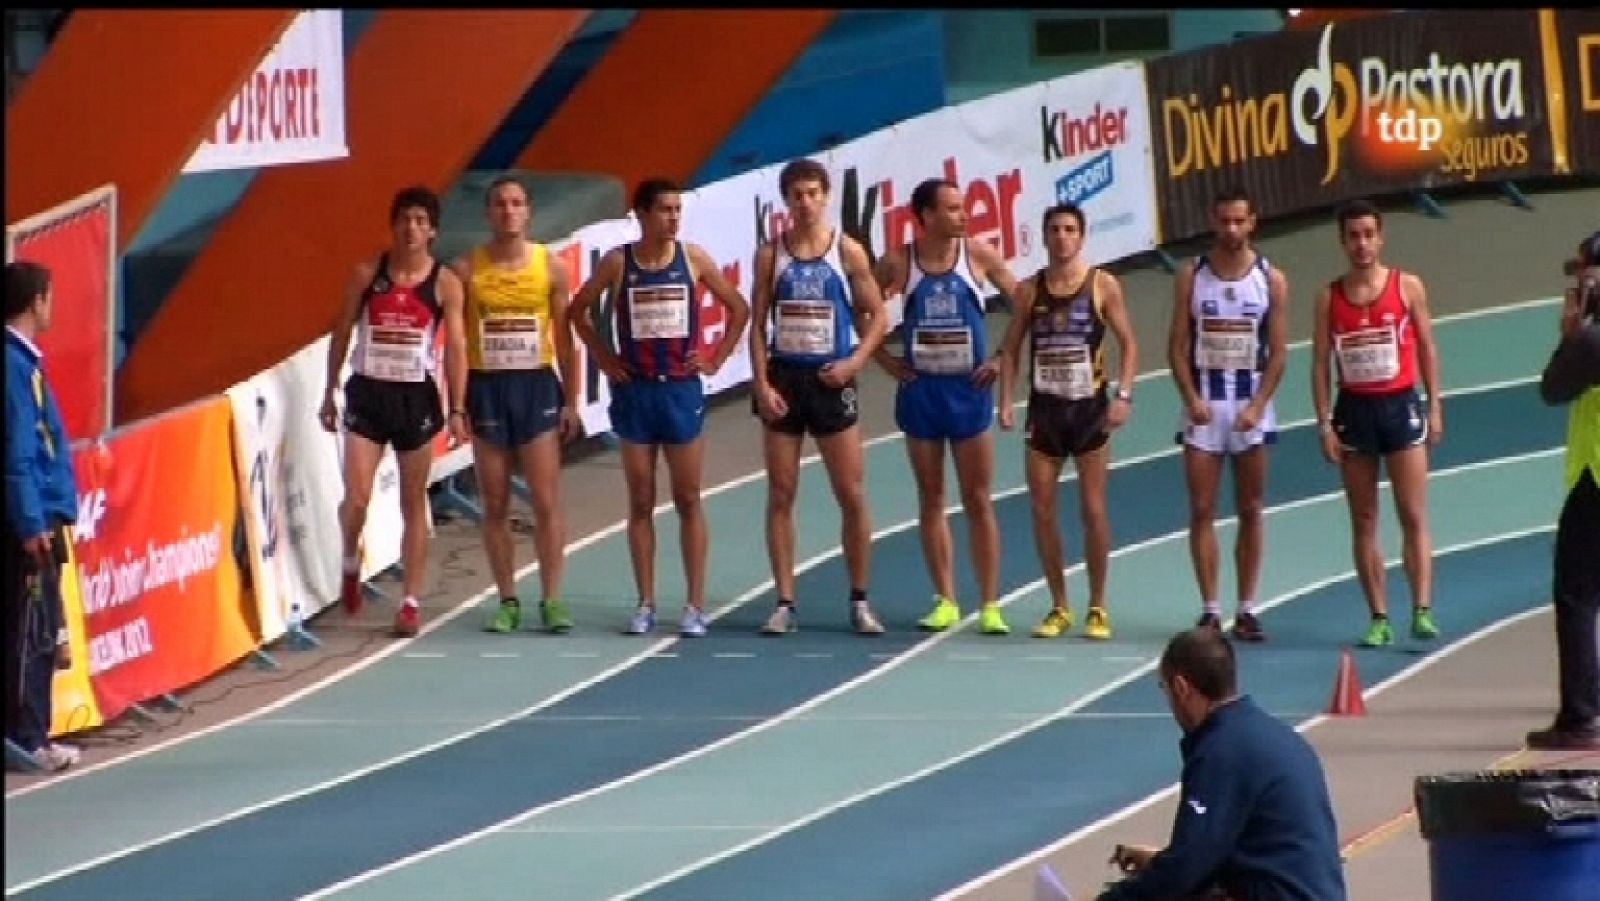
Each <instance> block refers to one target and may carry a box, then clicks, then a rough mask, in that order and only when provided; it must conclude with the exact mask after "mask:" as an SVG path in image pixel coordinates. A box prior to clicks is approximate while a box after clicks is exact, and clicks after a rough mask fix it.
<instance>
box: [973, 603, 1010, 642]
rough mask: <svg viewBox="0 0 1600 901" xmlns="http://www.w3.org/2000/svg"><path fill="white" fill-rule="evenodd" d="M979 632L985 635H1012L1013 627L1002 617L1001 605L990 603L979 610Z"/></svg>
mask: <svg viewBox="0 0 1600 901" xmlns="http://www.w3.org/2000/svg"><path fill="white" fill-rule="evenodd" d="M978 631H979V632H982V633H983V634H985V635H1010V634H1011V627H1010V626H1008V625H1006V621H1005V618H1004V617H1002V616H1001V615H1000V605H999V604H997V603H995V602H994V601H990V602H988V603H987V604H984V605H983V606H982V607H979V608H978Z"/></svg>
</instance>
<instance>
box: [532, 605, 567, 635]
mask: <svg viewBox="0 0 1600 901" xmlns="http://www.w3.org/2000/svg"><path fill="white" fill-rule="evenodd" d="M539 621H540V622H542V623H543V624H544V630H545V631H546V632H554V633H555V634H557V635H560V634H562V633H563V632H570V631H572V617H570V616H568V615H567V608H565V607H563V606H561V602H560V601H559V600H557V599H555V598H546V599H544V600H542V601H540V602H539Z"/></svg>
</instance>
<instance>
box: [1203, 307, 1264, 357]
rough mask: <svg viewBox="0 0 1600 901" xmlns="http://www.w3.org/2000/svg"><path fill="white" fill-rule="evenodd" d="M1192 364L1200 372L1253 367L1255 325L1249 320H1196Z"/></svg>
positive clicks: (1211, 318)
mask: <svg viewBox="0 0 1600 901" xmlns="http://www.w3.org/2000/svg"><path fill="white" fill-rule="evenodd" d="M1195 356H1196V359H1195V362H1196V363H1197V364H1198V365H1199V367H1200V368H1201V369H1254V368H1256V356H1257V348H1256V323H1255V320H1253V319H1231V318H1226V317H1207V318H1204V319H1201V320H1200V340H1199V342H1198V345H1197V347H1196V354H1195Z"/></svg>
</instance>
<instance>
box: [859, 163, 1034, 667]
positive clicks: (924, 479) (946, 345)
mask: <svg viewBox="0 0 1600 901" xmlns="http://www.w3.org/2000/svg"><path fill="white" fill-rule="evenodd" d="M911 211H912V214H913V215H914V216H916V217H917V221H918V223H919V224H921V226H922V228H921V230H920V231H919V232H918V234H917V236H916V238H915V239H914V240H912V241H911V242H910V243H909V244H906V245H904V246H901V247H895V248H892V249H890V250H889V251H888V252H887V253H885V254H884V255H883V257H882V258H881V259H879V260H878V266H877V272H876V275H877V279H878V284H879V285H881V286H882V287H883V289H884V292H885V294H886V295H888V296H893V295H895V294H902V295H903V296H904V298H905V316H904V321H903V322H902V324H901V329H902V335H903V341H902V353H903V355H904V356H903V358H902V357H900V356H896V355H895V354H892V353H890V352H889V351H888V349H887V345H885V346H884V347H880V348H879V349H878V352H877V354H876V357H877V360H878V362H879V364H880V365H882V366H883V368H884V369H886V370H888V372H889V374H890V375H892V376H894V377H895V379H897V380H898V381H899V383H900V384H899V386H898V387H897V388H896V390H895V399H894V415H895V422H896V424H898V425H899V427H900V430H901V431H902V432H904V433H905V436H906V452H907V454H908V455H909V456H910V459H911V469H912V472H913V473H914V474H915V476H916V480H917V504H918V512H917V518H918V526H919V528H920V531H921V535H922V554H923V559H924V561H925V563H926V564H927V567H928V576H929V578H930V579H931V580H932V581H933V587H934V591H935V592H936V593H935V595H934V604H933V609H932V610H931V611H930V612H929V613H928V615H927V616H925V617H923V618H922V619H921V620H920V621H918V625H919V626H921V627H922V628H923V629H926V630H928V631H932V632H942V631H944V630H945V629H948V628H950V627H951V626H953V625H955V624H956V623H958V622H960V620H961V607H960V605H959V604H957V602H956V599H955V574H954V571H953V562H952V559H951V558H952V552H951V539H950V525H949V523H947V522H946V521H945V517H944V456H945V447H946V445H948V446H949V448H950V454H951V456H952V457H953V458H954V460H955V469H956V480H957V482H958V483H959V484H960V490H961V506H962V509H963V511H964V512H965V513H966V517H967V524H968V527H969V528H970V529H971V550H972V562H973V568H974V569H975V570H976V575H977V581H978V591H979V593H980V594H981V598H980V599H979V606H978V629H979V631H981V632H983V633H984V634H986V635H1004V634H1006V633H1008V632H1010V631H1011V630H1010V628H1009V627H1008V626H1007V625H1006V622H1005V618H1004V617H1003V616H1001V613H1000V604H999V602H998V599H997V597H996V595H997V594H998V593H999V590H1000V532H999V529H998V528H997V527H996V525H995V518H994V502H993V500H992V499H991V498H990V497H989V488H990V483H991V481H992V480H993V477H994V436H993V435H992V434H991V433H990V431H989V425H990V423H991V422H992V421H993V419H994V393H993V387H994V380H995V377H996V376H997V375H998V374H999V372H1000V361H999V356H998V355H995V356H994V357H987V354H988V340H987V337H986V334H985V330H984V307H983V304H984V296H983V292H982V290H981V288H980V283H981V281H984V280H986V281H988V282H990V283H991V284H993V285H994V287H995V288H996V289H997V290H998V291H999V293H1000V295H1001V296H1002V297H1003V298H1005V300H1006V302H1007V304H1010V302H1011V297H1012V294H1013V292H1014V291H1015V290H1016V279H1014V278H1012V276H1011V272H1010V270H1009V269H1007V268H1006V264H1005V260H1004V259H1003V258H1002V257H1001V256H1000V253H999V251H997V250H996V249H995V248H994V247H993V246H992V245H990V244H989V243H987V242H985V241H981V240H977V239H974V238H971V237H968V235H967V212H966V204H965V202H964V199H963V197H962V195H961V189H960V188H959V187H958V186H957V185H956V184H955V183H954V182H951V181H949V180H946V179H940V178H934V179H928V180H927V181H924V182H922V183H921V184H919V185H917V187H916V190H914V191H912V193H911ZM1013 308H1014V307H1013ZM986 357H987V358H986Z"/></svg>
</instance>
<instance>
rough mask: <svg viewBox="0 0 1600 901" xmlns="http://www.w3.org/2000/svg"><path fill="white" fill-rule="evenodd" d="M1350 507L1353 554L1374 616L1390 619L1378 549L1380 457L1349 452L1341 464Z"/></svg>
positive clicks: (1358, 576) (1380, 550)
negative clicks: (1388, 617)
mask: <svg viewBox="0 0 1600 901" xmlns="http://www.w3.org/2000/svg"><path fill="white" fill-rule="evenodd" d="M1339 472H1340V475H1341V476H1342V477H1343V479H1344V494H1345V498H1346V499H1347V500H1348V501H1349V506H1350V553H1351V557H1352V558H1353V559H1354V561H1355V566H1356V577H1357V578H1358V579H1359V580H1360V582H1361V592H1362V594H1364V595H1366V598H1367V609H1368V610H1369V611H1370V612H1371V613H1372V615H1373V616H1379V615H1383V616H1387V615H1388V613H1389V605H1388V601H1387V598H1386V592H1385V588H1386V586H1385V585H1384V572H1383V551H1382V549H1380V548H1379V547H1378V458H1377V457H1375V456H1373V455H1371V454H1357V453H1351V452H1350V451H1345V453H1344V456H1343V458H1342V459H1341V460H1340V463H1339Z"/></svg>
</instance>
